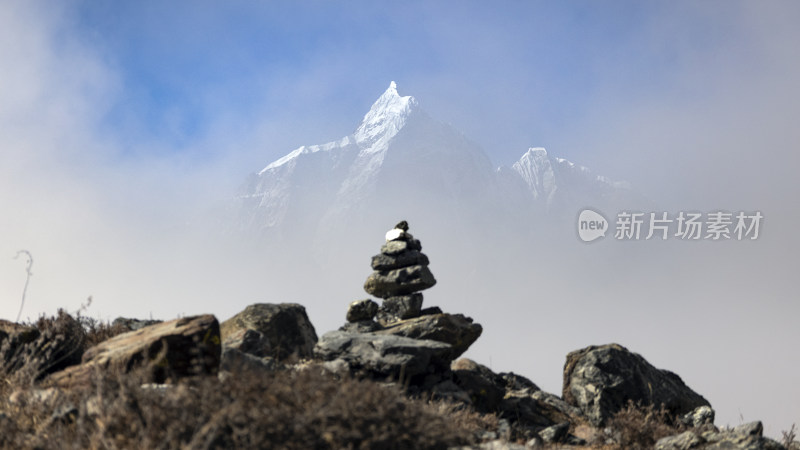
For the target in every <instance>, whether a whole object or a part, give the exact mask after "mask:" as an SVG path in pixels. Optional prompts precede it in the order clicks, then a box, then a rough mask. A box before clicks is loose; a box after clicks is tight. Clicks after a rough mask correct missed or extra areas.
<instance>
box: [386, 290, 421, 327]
mask: <svg viewBox="0 0 800 450" xmlns="http://www.w3.org/2000/svg"><path fill="white" fill-rule="evenodd" d="M421 309H422V294H419V293H417V294H411V295H403V296H399V297H389V298H387V299H385V300H383V304H382V305H381V307H380V308H379V309H378V321H379V322H380V323H382V324H383V325H386V324H389V323H392V322H397V321H398V320H406V319H413V318H415V317H419V313H420V310H421Z"/></svg>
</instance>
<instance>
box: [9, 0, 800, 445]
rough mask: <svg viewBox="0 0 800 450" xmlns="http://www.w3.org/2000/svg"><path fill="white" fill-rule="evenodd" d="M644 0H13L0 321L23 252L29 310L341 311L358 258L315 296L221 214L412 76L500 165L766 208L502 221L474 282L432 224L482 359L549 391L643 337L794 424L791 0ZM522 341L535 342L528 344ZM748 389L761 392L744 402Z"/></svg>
mask: <svg viewBox="0 0 800 450" xmlns="http://www.w3.org/2000/svg"><path fill="white" fill-rule="evenodd" d="M638 4H639V2H636V3H635V4H634V3H624V4H621V6H619V7H609V6H607V4H603V5H602V6H598V7H594V6H590V7H588V8H589V9H582V7H576V6H574V5H572V6H570V7H566V8H565V7H561V6H559V7H554V6H548V5H549V4H546V3H536V4H533V5H532V6H519V7H518V8H519V9H514V10H513V11H512V12H509V11H503V10H501V9H500V8H497V7H496V6H494V5H492V6H491V7H484V6H482V5H481V4H477V3H473V4H470V3H467V4H464V3H459V8H455V9H453V5H452V4H450V5H445V6H440V5H438V4H437V5H428V4H422V3H420V4H412V5H411V6H407V5H398V6H397V7H396V8H395V9H393V10H386V11H384V10H381V8H379V7H369V8H366V9H359V14H360V15H359V16H358V17H357V19H352V20H351V19H349V18H348V17H349V16H348V14H349V13H351V12H352V10H341V11H338V10H337V11H334V10H336V9H337V8H321V9H317V10H315V11H312V13H309V14H305V13H303V11H299V9H298V7H296V6H287V5H282V6H280V7H275V8H274V9H273V4H271V5H270V6H269V7H267V8H265V9H260V8H256V9H249V8H245V7H241V5H239V7H241V8H242V9H239V7H236V8H232V9H230V10H228V9H224V10H223V11H218V10H217V8H211V7H210V6H208V5H209V4H204V5H205V6H206V7H199V8H197V9H192V10H191V11H190V12H191V13H190V14H186V15H184V14H183V13H184V12H185V11H184V8H185V7H186V5H182V6H181V5H179V6H177V7H175V6H172V7H160V8H155V7H154V8H155V9H150V8H143V9H142V10H138V7H131V8H132V10H130V11H124V13H122V12H120V11H117V10H116V8H119V7H120V6H119V5H114V6H112V7H111V9H112V10H102V8H101V10H100V11H99V12H98V13H97V14H98V16H92V15H91V14H90V13H87V12H86V11H81V8H70V7H68V6H54V5H52V4H44V3H37V2H4V3H2V5H1V6H0V60H2V61H3V62H4V64H3V69H2V70H1V71H0V146H1V147H2V151H0V211H1V212H2V215H0V236H2V240H1V241H0V294H2V296H3V298H4V301H3V302H0V316H2V317H4V318H8V319H13V318H14V317H15V316H16V313H17V309H18V306H19V305H18V303H17V302H16V301H17V299H19V298H20V295H21V292H22V287H23V285H24V281H25V266H24V262H23V261H21V260H14V259H12V258H13V256H14V255H15V254H16V253H17V251H18V250H20V249H27V250H29V251H31V253H32V254H33V256H34V258H35V263H34V267H33V273H34V276H33V278H32V279H31V285H30V289H29V292H28V299H27V302H26V303H27V304H26V309H25V311H23V315H24V316H29V317H35V316H36V315H37V314H39V313H42V312H48V313H52V312H54V311H55V309H56V308H58V307H66V308H69V309H71V310H76V309H78V308H79V306H80V304H81V303H82V302H85V301H86V298H87V297H88V296H90V295H91V296H93V298H94V302H93V304H92V306H91V308H90V310H89V311H88V313H89V314H90V315H99V316H100V317H103V318H113V317H115V316H116V315H123V314H124V315H131V316H140V317H141V316H143V315H149V314H151V313H152V314H153V315H154V316H155V317H158V318H165V317H172V316H174V315H176V314H179V313H185V314H193V313H200V312H212V313H215V314H217V315H218V317H220V318H222V319H224V318H226V317H227V316H229V315H231V314H233V313H235V312H237V309H241V307H243V306H244V305H246V304H247V303H251V302H255V301H305V300H306V299H310V300H309V301H310V302H312V303H310V304H309V307H310V309H311V308H313V310H311V311H310V314H311V315H312V319H314V320H316V322H315V324H317V326H318V327H320V328H319V329H318V330H317V331H319V332H324V331H326V330H327V328H328V325H330V326H335V324H334V322H335V323H336V324H338V322H339V321H340V319H339V318H343V317H341V316H343V315H344V309H343V308H344V307H345V305H346V303H347V302H348V301H350V300H352V299H354V298H351V296H358V295H363V293H361V292H360V283H361V281H363V279H362V278H361V275H360V273H361V270H362V269H363V270H364V276H366V274H367V272H368V270H367V269H368V268H367V267H366V264H365V265H364V267H360V266H359V267H354V268H346V269H342V271H341V272H338V271H330V272H331V273H327V274H326V276H327V277H328V278H326V283H328V282H330V283H329V284H330V285H334V284H335V285H342V286H343V285H347V286H351V285H352V289H351V288H349V287H347V288H345V287H342V288H341V290H340V291H338V292H310V291H311V288H309V287H308V286H307V285H308V284H309V283H307V282H306V281H307V280H306V279H305V278H304V277H307V276H308V274H307V273H306V272H303V269H302V268H300V269H297V268H292V267H283V268H281V267H272V266H271V265H270V264H269V263H268V262H269V261H270V260H278V261H279V262H282V261H283V260H282V259H281V258H282V256H281V255H272V254H257V255H255V257H254V258H253V259H250V258H249V256H248V257H246V256H245V254H243V253H241V252H239V251H238V249H237V248H236V247H232V246H229V245H228V243H227V242H225V241H224V240H221V239H217V238H210V237H209V236H213V235H212V234H211V233H210V232H209V230H208V228H209V227H210V226H207V225H206V223H208V221H209V219H208V217H209V215H210V213H209V209H212V210H214V209H215V208H216V207H217V206H216V205H223V204H224V200H225V199H226V198H227V196H228V195H230V194H231V193H232V192H233V191H234V190H235V189H236V187H237V184H238V183H239V182H240V181H242V179H243V177H244V175H246V173H247V172H249V171H255V170H258V169H260V168H261V167H263V166H264V165H266V164H267V163H268V162H270V161H271V160H273V159H275V158H277V157H280V156H282V155H283V154H285V153H287V152H288V151H290V150H291V149H293V148H295V147H297V146H299V145H304V144H316V143H321V142H325V141H327V140H332V139H336V138H339V137H341V136H343V135H345V134H347V133H349V132H351V131H352V130H353V128H354V127H355V126H356V125H357V123H358V121H359V120H360V118H361V116H362V115H363V114H364V113H365V112H366V109H367V108H368V107H369V105H370V104H371V102H372V101H373V100H374V98H375V97H376V96H377V95H379V94H380V93H381V92H382V91H383V90H384V89H385V88H386V86H387V85H388V83H389V81H391V80H392V79H395V80H396V81H398V83H399V89H400V92H401V94H403V95H408V94H411V95H414V96H416V97H417V98H418V100H420V103H421V105H422V107H423V108H424V109H426V110H428V111H429V112H430V113H431V115H433V116H434V117H438V118H441V119H443V120H445V121H452V122H453V123H454V124H455V125H456V127H457V128H459V129H461V130H464V131H465V132H466V133H467V134H468V135H469V137H471V138H473V139H475V140H476V141H478V142H480V143H481V144H483V145H484V147H485V148H486V150H487V151H489V152H491V157H492V159H493V160H494V162H495V163H496V164H501V163H503V164H508V163H509V162H511V161H513V160H514V159H516V158H517V157H519V156H520V155H521V154H522V153H523V152H524V151H525V149H526V148H527V147H528V146H537V145H545V146H547V147H548V150H549V151H550V152H551V153H554V154H556V155H559V156H566V157H569V158H571V159H574V160H575V161H576V162H578V163H581V164H585V165H587V166H589V167H591V168H592V169H593V170H594V171H595V172H597V173H602V174H606V175H609V176H612V177H614V178H619V179H628V180H629V181H631V182H633V184H634V186H636V187H638V188H639V189H641V190H642V191H643V192H644V193H645V194H647V195H648V196H649V197H650V198H651V199H652V200H653V201H654V202H655V203H656V204H657V205H658V206H659V207H664V208H665V209H668V210H670V211H675V210H677V209H701V210H708V209H713V208H724V209H732V210H739V209H743V210H757V209H760V210H763V211H764V214H765V226H764V229H763V232H764V235H763V236H764V238H763V239H762V240H760V241H758V242H756V243H746V244H743V245H730V246H725V245H722V246H710V245H704V244H698V245H694V246H691V245H684V246H675V247H668V248H666V249H662V248H661V247H660V246H659V247H658V248H656V247H654V246H650V245H646V244H647V243H642V245H638V246H637V245H630V246H624V245H619V246H613V245H611V244H615V243H614V242H606V243H605V244H609V245H605V246H603V245H604V243H602V242H600V243H597V244H598V245H593V246H580V245H581V244H580V243H579V242H577V240H576V241H575V242H572V241H571V242H570V243H569V244H570V245H567V246H566V247H568V248H566V249H563V248H559V247H557V246H553V247H549V246H546V245H543V246H542V247H537V248H536V249H518V248H515V244H516V243H515V242H503V241H502V239H501V240H500V242H501V243H502V244H504V245H505V247H503V248H507V249H509V250H508V254H502V253H501V256H503V258H499V259H498V260H499V261H501V262H500V263H498V264H497V266H496V267H495V268H494V269H493V270H494V272H493V273H491V274H478V275H481V276H471V277H470V278H471V279H472V280H471V281H470V283H467V282H465V281H464V273H467V272H461V271H460V269H461V267H460V266H459V265H458V264H457V263H454V262H453V261H452V260H454V259H459V258H453V257H450V256H449V255H444V254H442V253H441V249H442V248H445V246H444V245H443V244H439V243H437V242H436V241H426V246H428V247H426V248H428V249H430V253H429V256H431V258H432V262H433V266H432V268H433V270H434V273H435V274H436V276H437V278H439V281H440V283H439V285H438V286H437V288H436V289H437V290H436V291H435V297H438V298H439V299H440V302H439V303H440V304H442V306H445V307H446V308H447V309H450V310H454V312H466V313H469V314H470V315H472V316H473V317H475V319H476V320H477V321H478V322H481V323H482V324H483V325H484V327H485V330H486V331H485V334H484V336H483V337H482V338H481V340H479V341H478V343H477V344H476V346H475V348H474V350H471V352H472V353H471V354H472V355H474V356H473V357H475V358H476V359H479V360H481V362H489V363H491V362H492V360H493V361H494V368H495V369H499V370H512V369H513V370H515V371H520V372H522V373H524V374H525V375H528V376H531V377H533V378H534V379H535V381H537V383H540V384H541V385H543V387H545V388H547V389H549V390H552V391H558V388H559V384H558V383H559V377H560V373H559V370H558V369H559V368H560V364H561V363H562V362H563V356H564V354H565V353H566V352H567V351H570V350H574V349H575V348H578V347H582V346H585V345H588V344H598V343H604V342H608V341H611V340H617V341H620V342H622V343H623V344H628V343H633V344H628V345H629V346H630V347H631V349H632V350H634V351H641V352H642V353H644V355H645V356H646V357H649V358H650V359H652V360H653V362H654V363H655V364H656V365H658V366H660V367H665V368H668V369H673V370H675V371H677V372H678V373H680V374H681V375H682V376H684V377H685V379H686V380H687V381H688V382H690V385H692V384H694V383H696V388H697V390H698V391H700V392H702V393H704V394H705V393H706V392H709V394H708V395H709V397H711V398H710V399H711V400H712V403H713V404H714V405H715V406H716V407H717V408H718V413H721V414H718V417H727V419H723V420H728V421H731V423H735V420H736V419H735V416H736V414H737V413H738V409H737V408H741V410H742V412H743V413H744V414H747V416H746V419H750V418H763V419H764V420H765V421H767V423H774V424H775V425H773V426H774V427H783V428H788V422H786V421H791V420H792V419H791V418H789V417H790V416H788V415H786V416H782V417H777V415H776V414H774V413H772V412H770V411H768V405H770V404H775V403H776V402H779V401H778V400H775V399H781V400H780V401H786V400H785V399H789V401H793V399H797V398H798V395H800V393H798V391H797V390H796V389H794V390H792V388H791V387H790V386H791V384H790V383H789V381H787V379H785V378H783V374H791V373H795V372H796V363H794V362H793V361H791V358H786V357H785V356H783V355H786V354H792V352H793V351H794V350H795V349H794V348H793V346H794V343H796V342H797V340H798V335H797V331H796V330H797V328H796V327H794V326H793V323H792V320H794V319H793V318H795V317H797V312H798V309H797V308H798V306H797V305H796V302H793V300H792V299H794V296H793V292H794V287H793V286H792V285H791V280H792V279H793V277H794V275H793V273H792V270H793V268H794V267H795V266H796V264H794V262H793V260H792V257H793V255H794V254H796V253H797V250H800V249H798V248H797V247H798V240H797V238H796V236H795V234H794V230H793V228H794V224H796V223H798V219H800V215H799V214H798V210H797V208H796V207H795V206H794V203H793V199H795V198H796V197H797V195H798V194H800V192H798V186H800V185H798V183H797V182H796V175H795V173H794V172H795V168H796V167H798V165H799V164H798V163H800V161H798V156H797V155H798V152H797V148H798V144H800V139H798V138H799V137H800V136H798V133H797V131H796V124H794V121H796V118H797V117H800V114H798V113H799V112H800V111H798V110H797V109H798V106H797V105H800V91H798V87H797V82H796V80H797V79H800V57H798V53H797V52H798V50H797V48H796V45H795V43H796V42H797V41H798V37H800V36H797V34H798V31H796V26H795V24H793V23H792V19H793V18H794V17H796V16H797V14H796V8H797V6H796V5H794V4H791V3H777V2H776V3H771V4H769V5H763V4H758V5H755V4H751V3H744V2H742V3H730V2H724V3H723V2H718V3H717V2H712V3H703V4H699V5H698V4H689V3H681V4H679V5H678V6H652V5H651V6H635V5H638ZM319 5H322V4H319ZM461 5H464V6H461ZM673 8H675V9H673ZM785 8H790V9H788V10H787V9H785ZM89 9H90V10H92V8H91V7H90V8H89ZM300 9H303V8H300ZM309 9H311V10H314V8H309ZM90 12H91V11H90ZM128 13H130V14H128ZM512 16H513V17H512ZM114 17H116V19H113V18H114ZM218 17H222V18H223V19H224V20H220V21H217V18H218ZM112 19H113V20H112ZM179 19H180V20H179ZM181 20H182V21H181ZM117 25H120V27H119V28H118V27H117ZM140 25H141V27H140ZM260 26H261V27H260ZM237 27H240V28H237ZM115 30H119V31H118V33H119V34H115V33H117V31H115ZM234 30H244V31H234ZM229 33H233V34H229ZM219 208H224V206H219ZM212 212H216V211H212ZM603 212H605V213H608V211H603ZM608 217H609V218H610V217H611V216H610V215H609V216H608ZM212 226H213V223H212ZM384 231H385V230H377V231H376V236H377V237H378V239H379V238H380V235H381V234H382V233H383V232H384ZM419 237H421V238H423V239H425V236H419ZM606 241H607V240H606ZM437 248H438V249H439V253H437ZM4 255H5V256H4ZM363 256H364V257H367V256H368V254H365V255H363ZM463 256H464V258H463V259H465V260H469V259H470V258H476V257H479V255H463ZM292 257H293V258H296V259H297V260H299V261H304V258H306V257H309V255H292ZM277 265H278V266H279V265H280V264H277ZM598 267H601V268H602V270H597V268H598ZM293 271H294V272H293ZM333 272H336V273H333ZM471 275H476V274H471ZM489 279H491V280H493V281H492V282H489V281H487V280H489ZM351 280H354V281H352V282H351ZM483 281H486V283H483ZM337 289H339V288H337ZM297 292H303V294H302V295H299V294H298V293H297ZM432 292H434V291H432ZM301 297H302V298H301ZM501 300H502V301H501ZM498 305H500V306H502V307H499V306H498ZM554 323H558V324H563V326H554V325H553V324H554ZM331 324H333V325H331ZM518 330H525V334H524V335H521V334H520V333H521V332H520V331H518ZM741 330H746V331H744V332H743V331H741ZM520 340H521V341H523V342H524V343H525V346H526V348H532V349H533V350H531V353H530V354H529V355H524V356H523V357H522V358H520V355H519V353H518V350H517V348H518V346H517V345H516V344H517V343H518V342H519V341H520ZM509 342H511V343H514V344H515V345H509ZM540 342H541V343H542V345H536V344H538V343H540ZM553 342H557V343H558V345H551V344H552V343H553ZM512 349H513V350H512ZM651 354H652V355H653V356H650V355H651ZM742 355H744V356H742ZM753 355H765V357H768V358H769V359H770V361H771V363H770V364H772V365H773V369H774V370H773V371H772V372H773V373H770V374H764V371H763V370H762V369H760V368H759V367H758V366H757V364H756V363H754V362H753V361H754V360H755V359H756V358H755V357H754V356H753ZM487 360H488V361H487ZM731 373H736V374H737V378H736V379H735V380H734V379H733V378H732V377H731V376H730V374H731ZM748 383H749V384H752V386H753V388H752V391H753V392H769V394H764V395H763V397H760V398H759V397H754V396H753V398H747V399H746V400H741V403H737V401H739V398H740V395H742V394H741V389H740V386H741V385H742V384H748ZM780 385H785V386H788V387H785V388H784V390H783V391H782V392H780V393H779V392H776V391H775V390H771V389H770V388H771V386H780ZM748 395H749V394H748ZM779 395H783V397H779ZM734 397H735V398H734ZM745 401H746V404H747V406H746V407H745V406H743V405H745ZM789 401H786V403H787V404H788V403H789ZM793 404H797V402H796V401H794V403H793ZM750 408H752V409H750ZM781 408H783V409H784V410H788V413H787V414H796V413H797V411H796V410H790V407H784V406H781ZM750 415H752V417H751V416H750ZM731 417H734V418H733V419H732V418H731ZM780 420H783V421H784V422H779V421H780ZM783 423H786V424H787V425H785V426H784V425H783ZM779 424H780V425H779ZM778 429H780V428H778ZM775 433H776V431H775V430H773V434H775Z"/></svg>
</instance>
